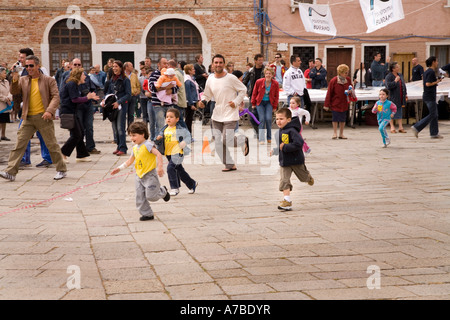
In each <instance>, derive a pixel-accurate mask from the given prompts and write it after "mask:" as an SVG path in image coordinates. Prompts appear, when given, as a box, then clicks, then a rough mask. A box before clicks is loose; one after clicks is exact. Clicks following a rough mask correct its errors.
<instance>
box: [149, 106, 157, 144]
mask: <svg viewBox="0 0 450 320" xmlns="http://www.w3.org/2000/svg"><path fill="white" fill-rule="evenodd" d="M147 114H148V122H149V124H150V140H152V141H155V139H156V113H155V108H153V105H152V100H150V99H148V102H147Z"/></svg>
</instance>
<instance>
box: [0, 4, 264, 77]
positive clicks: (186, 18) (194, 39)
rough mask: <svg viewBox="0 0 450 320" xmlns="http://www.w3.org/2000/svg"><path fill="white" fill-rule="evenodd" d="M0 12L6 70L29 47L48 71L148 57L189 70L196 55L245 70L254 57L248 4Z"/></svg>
mask: <svg viewBox="0 0 450 320" xmlns="http://www.w3.org/2000/svg"><path fill="white" fill-rule="evenodd" d="M75 4H76V5H75ZM0 9H1V11H2V14H3V18H2V19H1V20H0V29H1V30H8V32H2V33H1V35H0V37H1V40H0V47H1V51H0V52H1V56H0V60H4V61H6V62H8V64H9V65H11V64H12V63H14V62H15V61H16V59H17V52H18V50H19V49H20V48H24V47H30V48H32V49H33V50H34V52H35V54H36V55H38V56H39V57H40V58H41V61H42V64H43V65H44V66H45V67H47V68H48V69H49V70H52V72H54V70H55V69H56V68H57V67H59V65H60V61H61V60H62V59H72V58H74V57H79V58H81V60H82V62H83V66H84V67H85V68H86V67H88V66H90V65H93V64H101V65H104V64H105V63H106V61H107V59H108V58H110V57H113V58H115V59H120V60H122V61H132V62H134V63H135V65H136V64H137V63H139V61H142V60H144V58H145V57H146V56H147V55H148V56H150V57H151V58H152V60H156V59H157V58H159V57H160V56H164V57H167V58H175V59H177V60H178V61H180V60H184V61H187V62H190V63H193V62H195V60H194V57H195V55H196V54H198V53H202V54H203V56H204V59H205V61H204V64H205V66H206V67H208V65H209V64H210V62H211V56H212V55H214V54H215V53H221V54H223V55H224V56H225V57H226V59H227V61H235V62H236V64H237V65H238V66H242V67H243V66H244V65H245V63H246V57H252V56H253V55H254V54H255V53H257V52H259V51H260V47H259V44H258V42H257V41H256V36H257V33H256V30H257V28H256V25H255V23H254V20H253V1H251V0H244V1H242V0H227V1H226V2H225V3H222V2H219V1H213V0H177V1H174V0H152V1H143V0H134V1H124V0H115V1H109V0H99V1H78V2H75V3H74V2H73V1H67V0H59V1H55V0H45V1H24V2H21V5H20V7H19V6H18V5H17V3H15V2H10V1H7V0H1V1H0Z"/></svg>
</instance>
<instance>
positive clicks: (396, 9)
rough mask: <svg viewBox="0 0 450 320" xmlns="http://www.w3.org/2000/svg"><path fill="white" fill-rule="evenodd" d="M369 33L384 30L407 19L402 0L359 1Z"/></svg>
mask: <svg viewBox="0 0 450 320" xmlns="http://www.w3.org/2000/svg"><path fill="white" fill-rule="evenodd" d="M359 4H360V6H361V10H362V12H363V14H364V19H365V20H366V24H367V31H366V32H367V33H371V32H374V31H376V30H378V29H381V28H384V27H386V26H387V25H389V24H391V23H394V22H396V21H399V20H402V19H404V18H405V15H404V13H403V5H402V1H401V0H359Z"/></svg>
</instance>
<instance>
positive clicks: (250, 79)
mask: <svg viewBox="0 0 450 320" xmlns="http://www.w3.org/2000/svg"><path fill="white" fill-rule="evenodd" d="M265 68H266V66H265V65H263V66H262V67H261V76H260V77H259V78H257V77H256V71H255V67H253V68H251V69H250V71H249V72H248V73H247V74H246V75H245V77H244V78H243V79H242V83H243V84H244V85H245V86H246V87H247V95H248V97H249V98H250V99H251V97H252V93H253V88H254V86H255V83H256V80H258V79H261V78H264V69H265Z"/></svg>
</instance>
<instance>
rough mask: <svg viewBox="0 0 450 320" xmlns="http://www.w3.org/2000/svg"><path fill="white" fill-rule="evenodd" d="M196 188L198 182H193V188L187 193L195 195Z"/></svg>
mask: <svg viewBox="0 0 450 320" xmlns="http://www.w3.org/2000/svg"><path fill="white" fill-rule="evenodd" d="M197 186H198V182H197V181H195V186H194V187H193V188H192V189H190V190H189V192H188V193H189V194H194V193H195V189H197Z"/></svg>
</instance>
